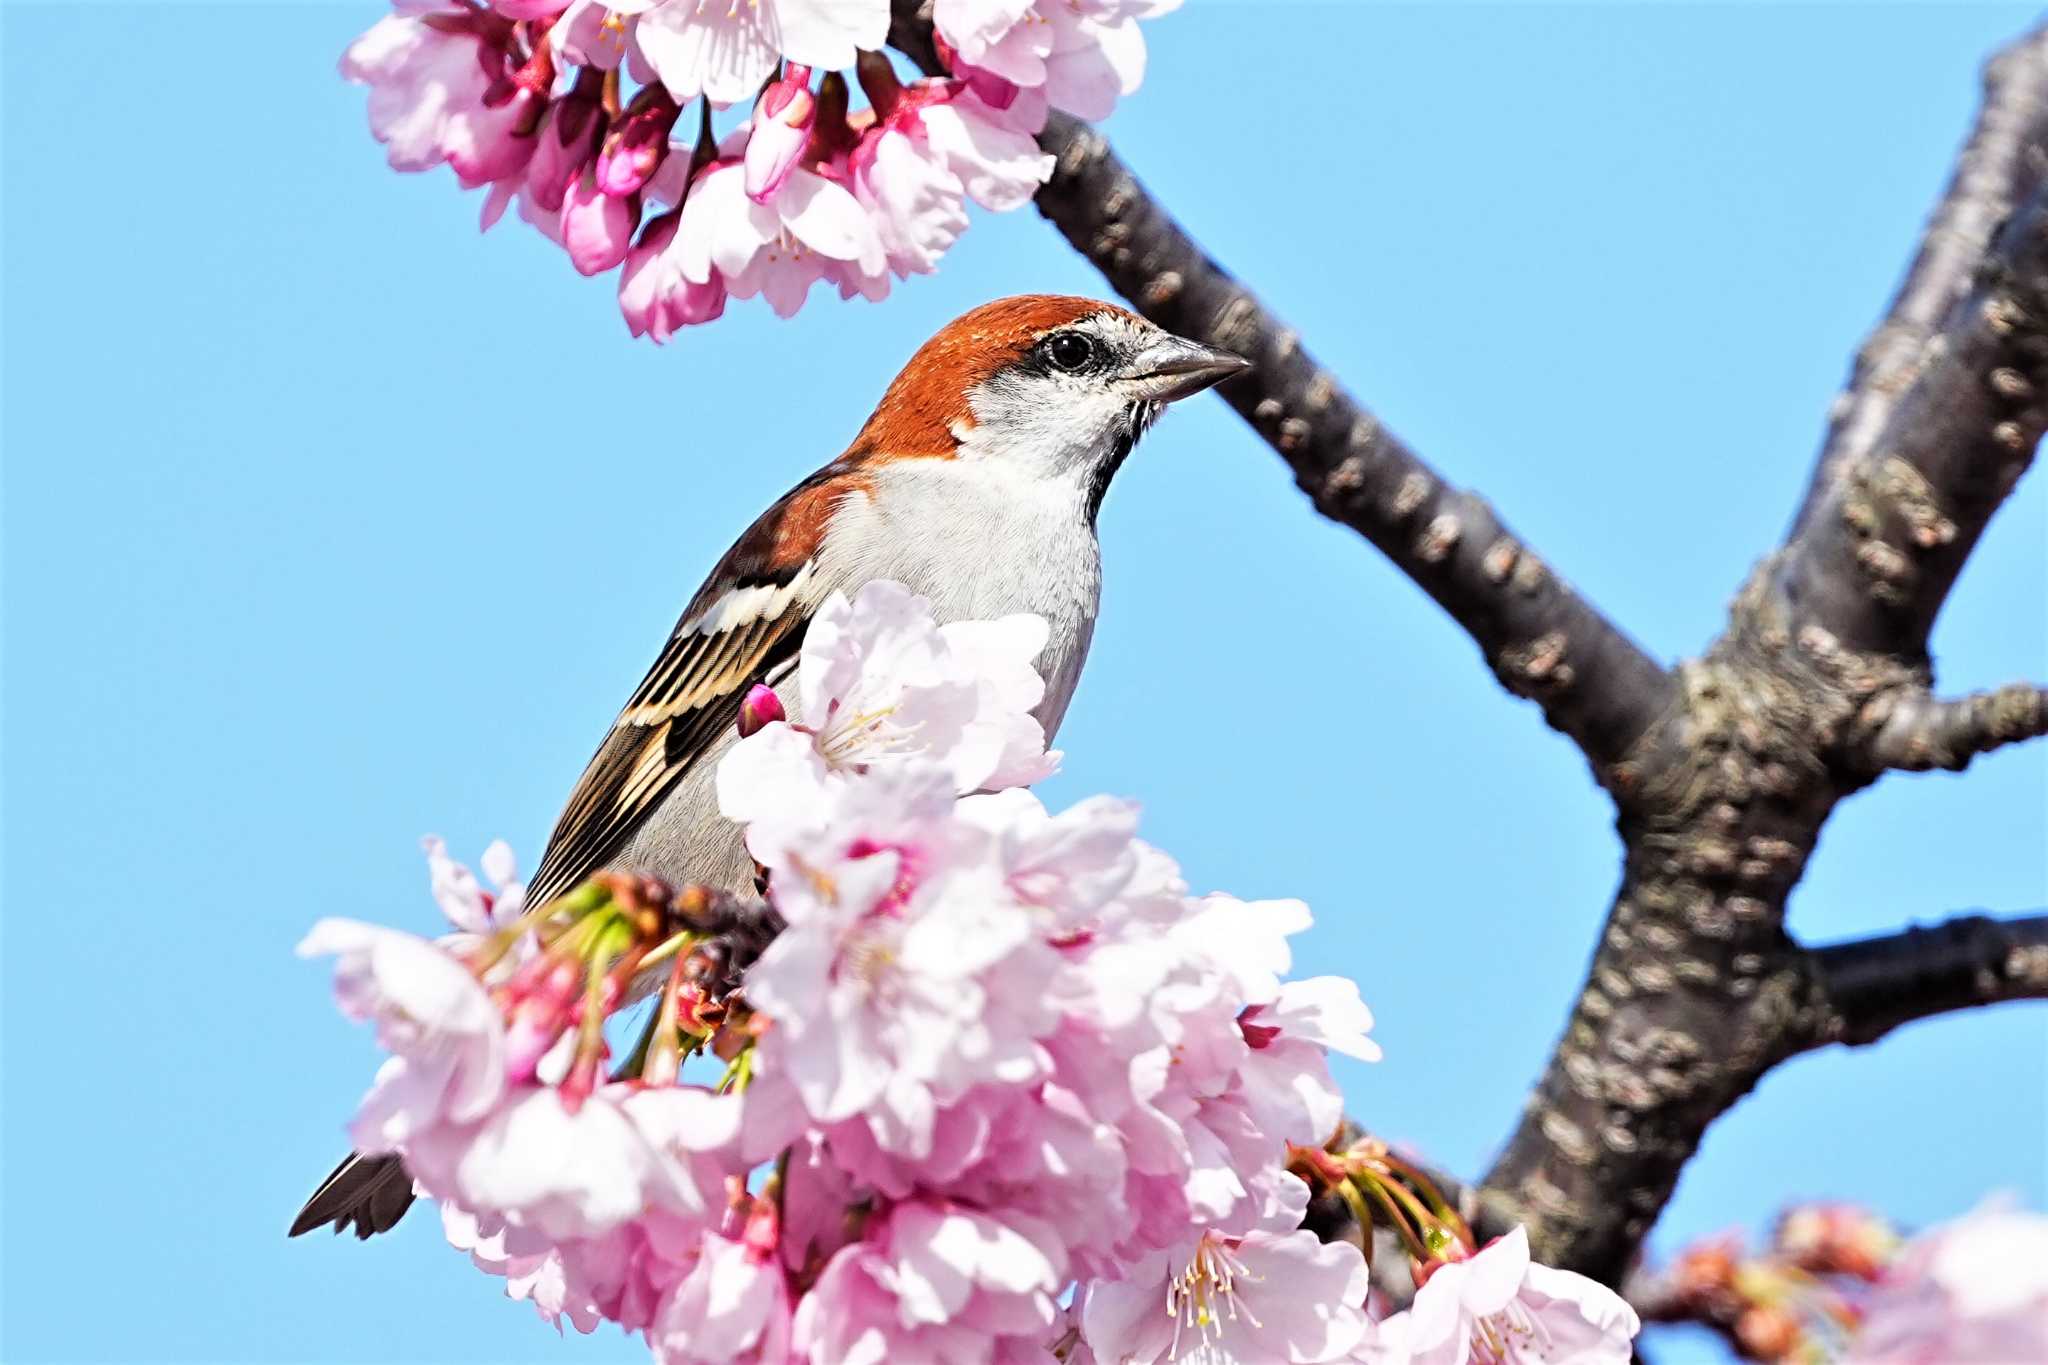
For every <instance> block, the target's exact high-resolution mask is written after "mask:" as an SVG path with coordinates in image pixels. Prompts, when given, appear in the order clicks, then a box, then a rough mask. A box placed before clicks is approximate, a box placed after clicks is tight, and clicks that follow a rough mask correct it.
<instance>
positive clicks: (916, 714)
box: [686, 192, 1051, 857]
mask: <svg viewBox="0 0 2048 1365" xmlns="http://www.w3.org/2000/svg"><path fill="white" fill-rule="evenodd" d="M693 197H694V192H693ZM686 212H687V210H686ZM1046 629H1047V627H1046V625H1045V622H1044V621H1043V620H1042V619H1041V618H1039V617H1035V616H1011V617H1005V618H1004V619H1003V620H1001V621H993V622H973V623H958V624H956V625H947V626H940V625H937V624H936V623H935V622H934V621H933V619H932V616H931V605H930V603H929V602H927V601H926V600H925V599H923V598H921V597H918V596H916V595H915V594H913V593H911V592H910V591H909V590H907V589H906V588H904V587H903V586H902V585H901V584H898V583H893V582H889V581H886V580H883V581H877V582H873V583H869V584H867V585H865V586H864V587H862V588H861V590H860V591H859V592H858V593H856V594H855V595H854V597H852V598H851V599H849V598H847V597H846V596H845V595H844V594H842V593H834V594H833V595H832V596H831V597H829V598H827V599H826V601H825V602H824V604H823V605H822V606H820V607H819V608H818V610H817V612H816V613H815V614H814V615H813V617H812V619H811V624H810V627H809V628H808V630H807V631H806V632H805V635H804V643H803V647H802V650H801V652H800V654H799V656H798V663H797V692H798V695H799V700H798V704H797V706H796V708H795V709H796V713H797V722H796V723H795V724H787V723H785V724H778V725H768V726H765V727H763V728H762V729H761V730H760V731H759V732H758V733H756V734H754V735H752V736H749V737H748V738H747V739H745V740H742V741H741V742H740V743H739V744H737V745H735V746H734V748H733V749H732V751H731V752H730V753H729V754H728V755H727V756H726V758H725V760H724V761H723V763H722V764H721V766H720V769H719V775H718V791H719V803H720V807H719V808H720V809H721V810H722V811H723V812H724V813H725V815H726V816H727V817H728V818H730V819H734V820H739V821H741V822H743V823H752V822H758V821H768V822H770V823H771V824H772V825H774V826H775V827H777V828H781V827H785V826H788V825H790V824H794V823H800V822H801V821H803V820H804V819H807V818H812V817H811V812H812V811H813V809H814V808H815V807H816V806H817V803H818V801H819V800H820V799H821V798H822V797H823V796H824V794H825V793H826V792H827V791H828V790H829V789H831V788H832V787H833V786H834V785H835V784H838V783H841V782H843V781H844V780H845V779H846V778H847V775H849V774H852V773H854V772H856V771H867V770H869V769H872V768H873V767H875V766H876V765H884V766H886V765H889V764H893V763H901V762H906V761H917V762H921V763H929V764H934V765H937V766H938V767H940V768H942V769H944V770H945V771H946V772H947V773H948V775H949V776H950V777H951V780H952V786H953V790H954V791H955V792H959V793H965V792H971V791H975V790H977V789H980V788H984V787H989V786H995V785H1002V784H1004V783H1006V782H1013V781H1018V780H1026V781H1031V780H1036V779H1037V778H1039V777H1042V776H1044V775H1045V774H1046V773H1047V772H1049V771H1050V770H1051V763H1050V761H1049V760H1048V756H1047V754H1046V750H1045V731H1044V728H1043V727H1042V726H1040V725H1039V723H1038V722H1037V720H1035V719H1034V718H1033V717H1032V715H1031V709H1032V708H1033V707H1035V706H1036V705H1037V704H1038V702H1039V700H1040V698H1041V697H1043V695H1044V690H1045V684H1044V682H1043V681H1042V680H1041V679H1040V678H1039V676H1038V673H1037V671H1036V670H1035V669H1034V668H1033V667H1032V661H1033V660H1034V659H1036V658H1037V656H1038V654H1039V652H1040V651H1041V650H1043V649H1044V648H1045V635H1046ZM798 726H801V728H800V729H799V728H798ZM750 844H756V845H759V846H756V847H755V848H754V852H755V856H756V857H764V856H772V855H771V850H770V848H769V846H768V844H767V843H764V842H762V841H759V840H750Z"/></svg>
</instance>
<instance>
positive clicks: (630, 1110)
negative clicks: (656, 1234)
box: [407, 1085, 739, 1242]
mask: <svg viewBox="0 0 2048 1365" xmlns="http://www.w3.org/2000/svg"><path fill="white" fill-rule="evenodd" d="M738 1124H739V1113H738V1101H737V1099H736V1098H735V1097H733V1096H720V1095H713V1094H711V1093H710V1092H708V1091H703V1090H698V1089H696V1088H694V1087H688V1086H675V1087H650V1088H648V1089H645V1090H636V1089H634V1088H633V1087H630V1086H625V1085H613V1086H605V1087H601V1088H600V1089H598V1090H597V1091H596V1092H594V1093H593V1094H591V1095H590V1096H589V1097H587V1098H586V1099H585V1100H584V1101H583V1102H582V1103H581V1104H577V1105H572V1104H570V1103H568V1102H567V1101H566V1100H565V1099H564V1098H563V1096H562V1094H561V1092H560V1091H558V1090H556V1089H555V1088H554V1087H552V1086H532V1087H526V1088H524V1089H522V1090H521V1091H518V1092H515V1093H512V1094H510V1095H508V1096H507V1097H506V1102H505V1103H504V1104H502V1105H500V1106H498V1107H497V1108H495V1109H493V1110H492V1111H491V1112H490V1113H489V1114H488V1115H487V1116H486V1117H485V1118H484V1119H483V1120H482V1122H481V1123H478V1124H474V1125H469V1126H462V1127H456V1126H452V1125H443V1126H440V1127H436V1128H432V1129H429V1130H427V1131H425V1132H422V1133H419V1134H417V1135H415V1136H413V1137H412V1139H411V1140H410V1142H409V1144H408V1147H407V1166H408V1168H409V1169H410V1170H411V1171H412V1172H413V1175H414V1177H415V1178H416V1179H418V1180H419V1182H420V1183H421V1184H422V1185H424V1186H426V1187H427V1189H428V1190H430V1191H431V1192H433V1193H435V1194H436V1195H440V1196H446V1197H448V1198H451V1199H453V1200H455V1202H457V1203H458V1204H460V1205H461V1206H462V1207H464V1208H466V1209H469V1210H472V1211H473V1212H475V1213H477V1214H479V1215H490V1216H494V1217H496V1218H499V1219H502V1220H503V1221H504V1222H505V1223H506V1224H508V1225H509V1226H512V1227H518V1228H526V1229H531V1230H532V1231H534V1232H536V1233H539V1234H540V1235H541V1236H544V1237H547V1238H549V1239H552V1240H554V1241H558V1242H560V1241H566V1240H569V1239H575V1238H591V1237H598V1236H602V1235H604V1234H606V1233H609V1232H612V1231H614V1230H615V1229H617V1228H619V1227H620V1226H622V1225H624V1224H625V1223H627V1222H630V1221H632V1220H633V1219H635V1218H638V1217H640V1216H641V1215H643V1214H644V1213H646V1212H647V1211H648V1210H650V1209H659V1210H664V1211H666V1212H669V1213H672V1214H677V1215H681V1216H684V1217H701V1216H703V1215H704V1214H705V1213H706V1211H707V1209H709V1208H712V1207H715V1205H716V1203H717V1201H718V1200H719V1199H720V1198H721V1197H722V1190H723V1182H724V1178H725V1176H726V1175H727V1174H731V1173H733V1170H732V1168H733V1166H734V1163H733V1162H732V1161H730V1160H721V1155H722V1149H724V1148H725V1147H726V1145H727V1144H729V1143H730V1142H731V1140H732V1139H733V1137H734V1136H736V1135H737V1132H738Z"/></svg>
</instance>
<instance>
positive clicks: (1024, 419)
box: [291, 294, 1250, 1237]
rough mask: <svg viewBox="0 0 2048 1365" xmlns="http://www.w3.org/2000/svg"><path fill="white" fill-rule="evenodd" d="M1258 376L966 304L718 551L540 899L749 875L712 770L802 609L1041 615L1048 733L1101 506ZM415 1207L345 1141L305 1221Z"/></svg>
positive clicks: (1012, 309) (537, 886) (1068, 324)
mask: <svg viewBox="0 0 2048 1365" xmlns="http://www.w3.org/2000/svg"><path fill="white" fill-rule="evenodd" d="M1249 368H1250V362H1249V361H1246V360H1245V359H1243V358H1242V357H1240V356H1237V355H1233V354H1231V353H1230V352H1228V351H1224V350H1219V349H1217V348H1216V347H1213V346H1206V345H1203V344H1201V343H1199V342H1194V341H1189V340H1187V339H1185V338H1183V337H1177V336H1174V335H1173V334H1171V333H1169V332H1166V331H1163V330H1161V329H1160V328H1158V327H1156V326H1154V325H1153V324H1151V323H1150V322H1147V321H1146V320H1145V319H1143V318H1141V317H1139V316H1138V315H1137V314H1135V313H1132V312H1130V311H1128V310H1126V309H1123V308H1119V307H1117V306H1115V305H1114V304H1108V303H1102V302H1098V301H1096V300H1093V299H1084V298H1070V297H1064V296H1058V295H1050V294H1028V295H1023V296H1020V297H1016V298H1008V299H1000V300H998V301H996V302H994V303H988V304H984V305H982V306H981V307H979V308H976V309H974V310H973V311H971V312H969V313H966V314H964V315H962V316H961V317H959V318H956V319H955V320H954V321H953V322H951V323H949V324H948V325H947V326H946V327H945V328H943V329H942V330H940V331H939V332H938V334H937V335H935V336H933V337H932V339H931V340H929V341H927V342H926V343H925V344H924V345H923V346H922V347H920V348H919V349H918V352H917V354H915V355H914V356H912V357H911V358H910V363H909V364H907V365H905V366H904V367H903V371H902V373H900V374H898V375H897V376H896V379H895V381H894V382H893V383H891V384H890V385H889V388H888V390H887V392H885V393H884V394H883V395H882V401H881V403H880V404H879V405H878V406H877V407H876V408H875V411H874V414H873V415H872V416H870V417H869V418H868V420H867V424H866V425H865V426H863V427H862V428H861V429H860V432H859V434H858V435H856V436H855V437H854V438H853V444H852V445H850V446H848V447H847V449H846V452H845V453H844V454H843V455H841V456H840V457H839V458H838V459H836V460H834V461H832V462H831V463H830V464H828V465H826V466H825V467H824V468H823V469H820V470H819V471H818V472H817V473H815V474H812V475H811V476H810V477H809V478H807V479H805V480H804V481H803V482H802V483H799V484H798V485H797V486H796V487H795V488H793V489H791V490H790V491H789V492H788V493H786V494H784V495H783V496H782V498H781V499H779V500H778V501H777V502H776V503H775V504H774V505H773V506H771V507H770V508H769V509H768V510H767V511H766V512H764V513H763V514H762V515H761V516H760V518H759V519H758V520H756V521H755V522H754V524H753V525H752V526H750V527H748V528H747V530H746V532H745V534H743V535H741V536H740V538H739V540H738V541H736V542H735V543H734V544H733V547H732V548H731V549H730V550H728V551H726V553H725V557H724V558H722V559H720V560H719V561H718V564H717V566H716V567H714V568H713V569H712V570H711V574H710V577H708V578H707V579H705V581H704V585H703V586H702V587H700V588H699V589H698V590H697V593H696V596H694V597H692V598H691V599H690V603H689V605H688V606H687V607H685V608H684V609H683V614H682V617H681V619H680V620H679V621H678V622H677V624H676V627H675V629H674V630H673V631H672V632H671V633H670V635H669V637H668V639H667V641H666V642H665V643H664V644H663V646H662V649H661V654H660V656H659V657H658V658H656V659H655V661H654V666H653V667H652V668H650V669H649V670H648V671H647V676H646V677H645V678H644V679H642V680H641V683H640V686H639V687H638V688H636V689H635V690H634V692H633V695H632V696H631V697H630V698H629V699H628V700H627V702H626V704H625V707H624V708H623V709H622V710H621V711H620V712H619V715H618V718H617V719H616V720H614V721H613V722H612V727H611V730H610V732H609V733H608V734H607V735H606V736H605V738H604V742H603V743H602V744H601V745H599V746H598V750H597V754H596V756H595V757H593V758H592V759H591V760H590V764H589V766H588V767H586V768H585V769H584V770H583V776H582V777H581V778H580V779H579V780H578V781H577V783H576V786H575V789H574V790H573V791H572V792H571V793H570V795H569V800H568V804H567V805H566V806H565V807H564V808H563V811H562V814H561V817H560V818H559V819H558V820H557V821H556V823H555V827H554V832H553V833H552V834H551V835H550V836H549V838H548V842H547V848H546V851H545V852H544V853H543V854H542V857H541V862H540V866H539V868H538V869H537V870H536V871H535V873H534V876H533V880H532V881H531V882H530V883H529V884H528V887H527V903H528V904H530V905H540V904H544V903H545V902H547V901H549V900H551V899H553V898H554V897H556V896H559V895H561V894H562V893H563V892H565V891H568V890H570V889H572V888H573V887H575V886H576V885H577V884H578V883H579V882H581V881H582V880H583V879H584V878H586V877H588V876H590V875H591V874H592V873H594V872H597V871H599V870H601V869H604V868H618V869H622V870H627V871H632V872H636V873H642V874H646V875H650V876H654V877H658V878H661V879H662V880H664V881H666V882H668V883H670V884H671V885H678V886H680V885H685V884H688V883H703V884H706V885H709V886H714V887H720V888H725V889H734V890H737V889H746V888H751V887H752V885H753V879H754V864H753V860H752V859H751V858H750V857H749V856H748V854H747V850H746V846H745V843H744V839H743V831H742V830H741V827H740V826H739V825H737V824H735V823H733V822H732V821H729V820H726V819H724V818H723V817H721V816H720V815H719V813H718V802H717V797H716V793H715V790H714V774H715V773H716V771H717V767H718V759H719V757H720V755H722V754H723V753H724V752H725V750H726V749H727V748H728V747H729V746H730V745H731V744H732V743H733V742H734V741H735V740H736V739H737V737H738V729H737V724H736V722H737V719H738V715H739V708H740V703H741V701H742V700H743V699H744V698H745V696H746V695H747V693H748V692H749V691H750V690H751V689H752V688H753V686H754V685H755V684H757V683H759V684H766V685H767V686H769V687H771V688H774V689H775V691H776V693H777V695H778V697H779V698H780V700H781V702H782V706H783V709H784V711H785V713H786V714H787V716H788V718H789V719H790V720H792V721H799V720H801V719H802V717H801V716H800V715H799V713H798V710H799V697H798V695H797V689H796V688H795V687H794V686H791V685H790V683H791V682H792V677H791V675H792V674H793V672H794V671H795V668H796V663H797V652H798V649H799V648H800V646H801V645H802V643H803V638H804V628H805V626H806V624H807V623H808V622H809V620H810V618H811V615H812V613H813V612H815V611H816V610H817V609H818V607H819V606H821V605H822V604H823V603H824V601H825V599H826V598H827V597H829V596H830V595H831V594H832V593H834V592H843V593H846V594H848V595H849V596H851V595H852V594H853V593H854V592H855V591H857V590H858V589H859V588H860V587H861V586H862V585H863V584H865V583H867V582H870V581H871V580H874V579H885V578H886V579H895V580H896V581H898V582H900V583H903V584H904V585H906V586H907V587H909V588H910V589H911V590H912V591H913V592H916V593H917V594H919V595H920V596H922V597H925V598H927V599H929V600H930V602H931V606H932V611H933V614H934V615H935V616H936V617H937V619H938V620H939V621H940V622H941V623H944V622H948V621H962V620H980V619H988V618H993V617H999V616H1007V615H1011V614H1013V613H1017V612H1033V613H1036V614H1037V615H1040V616H1043V617H1044V618H1045V620H1046V622H1047V624H1048V625H1049V627H1050V633H1049V636H1048V639H1047V643H1046V646H1045V649H1044V651H1043V653H1042V654H1041V655H1040V656H1039V659H1038V661H1037V665H1038V670H1039V673H1040V675H1041V676H1042V677H1043V678H1044V679H1045V695H1044V698H1043V700H1042V701H1041V702H1040V703H1039V706H1038V708H1037V710H1036V712H1035V715H1036V718H1037V720H1038V721H1039V723H1040V724H1041V725H1042V726H1043V727H1044V729H1045V733H1046V738H1047V739H1048V740H1050V739H1051V738H1052V736H1053V734H1054V733H1055V732H1056V731H1057V730H1058V728H1059V723H1060V719H1061V717H1062V716H1064V715H1065V714H1066V710H1067V703H1068V702H1069V701H1070V700H1072V698H1073V694H1074V686H1075V684H1076V682H1077V681H1078V680H1079V678H1080V674H1081V665H1082V662H1083V660H1084V659H1085V658H1086V657H1087V654H1088V644H1089V640H1090V638H1091V636H1092V635H1093V633H1094V629H1095V615H1096V608H1097V604H1098V602H1099V600H1100V594H1101V587H1102V557H1101V552H1100V550H1099V548H1098V546H1097V543H1096V537H1095V522H1096V514H1097V513H1098V512H1099V511H1100V509H1101V507H1102V499H1103V495H1104V493H1106V492H1107V491H1108V488H1109V481H1110V480H1111V479H1112V478H1113V477H1115V475H1116V472H1117V470H1118V469H1119V468H1120V467H1121V466H1122V465H1123V462H1124V460H1125V459H1126V458H1127V457H1128V456H1129V455H1130V453H1131V449H1132V447H1133V446H1135V445H1136V444H1137V442H1138V439H1139V438H1140V437H1141V436H1143V435H1144V434H1145V432H1146V431H1147V430H1148V429H1149V428H1150V427H1151V426H1152V424H1153V423H1154V422H1155V421H1157V420H1158V418H1159V416H1160V414H1161V413H1162V412H1164V411H1165V408H1166V405H1167V404H1169V403H1173V402H1175V401H1177V400H1179V399H1182V398H1186V397H1188V396H1190V395H1192V394H1196V393H1200V392H1201V391H1202V390H1204V389H1206V388H1209V387H1210V386H1211V385H1214V384H1217V383H1219V382H1221V381H1223V380H1226V379H1229V378H1231V377H1232V376H1234V375H1237V374H1239V373H1241V372H1243V371H1244V370H1246V369H1249ZM412 1200H413V1188H412V1181H411V1179H410V1178H409V1177H408V1176H407V1175H406V1173H405V1170H404V1167H403V1166H402V1165H401V1164H400V1161H399V1158H398V1157H396V1156H394V1155H388V1154H387V1155H378V1156H362V1155H359V1154H351V1155H350V1156H349V1157H348V1159H347V1160H345V1161H343V1162H342V1163H341V1165H339V1166H338V1167H336V1168H335V1170H334V1173H333V1174H332V1175H330V1176H328V1178H327V1179H326V1180H325V1181H323V1182H322V1183H321V1185H320V1187H319V1189H317V1190H315V1191H314V1193H313V1196H312V1198H310V1199H308V1200H307V1201H306V1206H305V1207H304V1208H303V1209H301V1210H300V1211H299V1215H298V1217H297V1219H296V1220H294V1221H293V1223H292V1226H291V1235H292V1236H294V1237H296V1236H298V1235H299V1234H301V1233H303V1232H307V1231H310V1230H311V1229H313V1228H316V1227H321V1226H324V1225H326V1224H329V1223H332V1224H333V1225H334V1229H335V1231H336V1232H340V1231H342V1230H343V1229H345V1228H353V1229H354V1231H355V1233H356V1235H357V1236H358V1237H369V1236H371V1235H373V1234H375V1233H379V1232H384V1231H386V1230H388V1229H389V1228H391V1227H392V1226H393V1225H394V1224H395V1223H397V1221H398V1220H399V1218H400V1217H401V1216H403V1215H404V1213H405V1211H406V1209H407V1207H408V1206H410V1205H411V1203H412Z"/></svg>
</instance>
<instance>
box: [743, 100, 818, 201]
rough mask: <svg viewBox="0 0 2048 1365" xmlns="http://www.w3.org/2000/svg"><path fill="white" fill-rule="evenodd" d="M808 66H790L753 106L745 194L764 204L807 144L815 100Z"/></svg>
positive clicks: (793, 166) (814, 117)
mask: <svg viewBox="0 0 2048 1365" xmlns="http://www.w3.org/2000/svg"><path fill="white" fill-rule="evenodd" d="M810 82H811V69H810V68H809V67H807V66H792V67H790V68H789V73H788V74H787V75H785V76H784V77H783V78H782V79H781V80H779V81H777V82H775V83H774V84H773V85H771V86H769V87H768V88H767V89H766V90H764V91H762V92H761V98H760V100H759V102H757V103H756V104H755V105H754V125H753V129H752V131H751V132H749V134H748V135H747V150H746V163H745V164H746V182H745V183H746V190H747V197H748V198H749V199H752V200H753V201H754V202H755V203H757V204H765V203H767V202H768V201H769V200H770V199H772V198H774V197H775V192H776V191H777V190H779V189H781V188H782V184H783V182H784V181H785V180H787V179H789V173H790V172H791V171H793V170H795V169H796V164H797V161H798V160H799V159H800V158H801V157H802V156H803V154H804V148H805V147H806V146H808V145H809V144H810V140H811V125H812V124H813V123H814V122H815V121H816V119H817V116H818V102H817V100H816V99H815V98H814V97H813V96H812V95H811V84H810Z"/></svg>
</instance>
